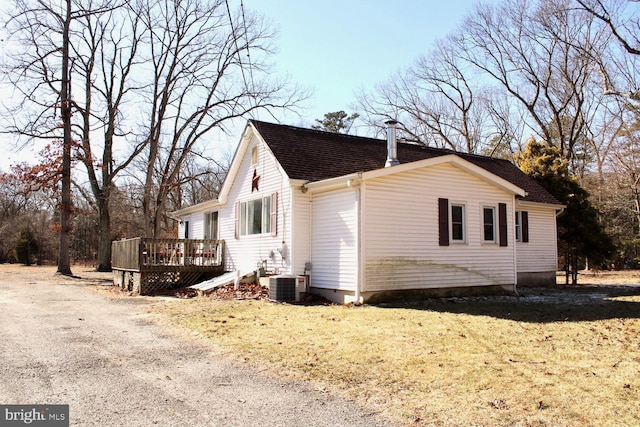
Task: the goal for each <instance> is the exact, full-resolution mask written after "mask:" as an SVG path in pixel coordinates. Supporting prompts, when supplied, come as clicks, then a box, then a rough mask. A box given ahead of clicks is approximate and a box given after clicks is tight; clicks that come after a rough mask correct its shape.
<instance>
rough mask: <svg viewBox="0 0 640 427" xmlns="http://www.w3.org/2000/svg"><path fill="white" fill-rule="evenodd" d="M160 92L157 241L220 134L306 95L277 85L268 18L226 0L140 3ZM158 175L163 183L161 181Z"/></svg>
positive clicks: (149, 220) (147, 205) (148, 195)
mask: <svg viewBox="0 0 640 427" xmlns="http://www.w3.org/2000/svg"><path fill="white" fill-rule="evenodd" d="M136 8H137V10H138V12H139V16H140V17H141V19H142V21H143V23H144V25H145V26H146V29H147V31H148V35H149V36H148V40H147V43H148V53H149V59H150V61H151V65H150V67H149V68H150V69H149V74H150V77H151V78H152V87H151V89H150V90H149V93H148V99H149V100H150V105H149V108H148V109H147V110H146V114H147V116H146V119H145V120H144V122H145V123H146V125H145V129H144V130H143V133H144V135H145V139H146V141H147V142H148V144H149V146H148V151H147V156H148V157H147V165H146V178H145V186H144V197H143V200H142V206H143V213H144V217H145V219H146V221H145V222H146V224H147V229H146V233H147V235H148V236H156V235H157V234H158V232H159V226H160V223H161V220H162V217H163V215H164V212H165V203H166V200H167V196H168V194H169V192H171V191H173V190H175V189H177V188H178V187H179V185H180V180H179V176H180V171H181V169H182V166H183V165H184V163H185V161H186V160H187V159H188V157H189V156H190V155H192V154H197V153H198V152H199V150H201V149H202V147H201V145H200V144H201V143H203V142H204V141H205V140H206V138H207V136H208V135H210V132H211V131H212V130H214V129H222V130H225V129H226V126H228V125H229V124H230V123H231V122H232V121H233V120H234V119H237V118H240V117H243V116H245V115H247V114H250V113H251V112H253V111H256V110H260V109H267V110H269V109H273V108H289V107H292V106H294V105H295V104H296V103H297V102H298V101H300V100H301V99H302V98H303V96H302V95H301V94H300V93H299V92H298V91H296V90H288V89H287V84H286V82H281V81H276V80H269V77H268V74H267V72H268V70H269V68H268V64H267V62H266V60H267V57H268V55H269V54H270V53H271V52H272V46H271V42H272V40H273V38H274V33H273V32H272V31H271V30H270V26H269V25H267V23H265V22H264V20H263V19H262V18H261V17H259V16H257V15H253V14H249V13H247V11H245V10H244V8H242V9H241V10H239V11H236V12H233V11H232V10H230V9H229V8H228V3H227V2H226V1H222V0H175V1H169V0H157V1H154V2H146V1H140V2H139V3H137V5H136ZM157 178H159V179H158V180H157Z"/></svg>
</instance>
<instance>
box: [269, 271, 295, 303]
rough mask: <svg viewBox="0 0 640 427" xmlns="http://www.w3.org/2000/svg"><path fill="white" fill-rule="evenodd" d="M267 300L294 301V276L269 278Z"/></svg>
mask: <svg viewBox="0 0 640 427" xmlns="http://www.w3.org/2000/svg"><path fill="white" fill-rule="evenodd" d="M269 299H270V300H273V301H294V300H295V299H296V276H285V275H279V276H271V277H270V278H269Z"/></svg>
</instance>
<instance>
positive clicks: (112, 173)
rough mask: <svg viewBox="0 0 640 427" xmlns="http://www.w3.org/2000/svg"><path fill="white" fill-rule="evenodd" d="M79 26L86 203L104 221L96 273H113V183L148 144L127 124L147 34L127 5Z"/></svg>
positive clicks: (76, 50) (88, 18)
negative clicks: (88, 203) (141, 45)
mask: <svg viewBox="0 0 640 427" xmlns="http://www.w3.org/2000/svg"><path fill="white" fill-rule="evenodd" d="M78 26H79V28H80V31H78V33H79V34H78V39H77V43H76V44H75V45H74V57H75V67H74V71H75V72H76V74H77V80H78V84H79V85H80V88H79V90H78V92H80V93H81V94H82V95H83V96H82V97H76V100H75V104H74V105H75V107H76V109H77V111H78V113H79V116H80V120H81V122H80V123H79V124H78V128H79V132H78V133H79V134H80V137H79V139H80V141H81V143H80V144H79V152H80V153H79V160H80V161H81V162H82V163H83V164H84V166H85V169H86V173H87V178H88V182H89V189H90V194H91V195H90V196H89V197H87V199H88V201H89V202H90V203H91V205H92V206H93V207H94V209H95V210H96V212H97V214H98V219H99V221H98V231H99V236H100V239H99V248H98V255H97V270H98V271H110V270H111V240H112V224H111V205H110V201H111V193H112V191H113V188H114V182H115V179H116V177H117V176H118V175H120V174H121V173H122V171H124V170H125V169H126V168H127V167H128V166H129V165H130V164H131V163H132V162H133V160H134V159H135V158H136V157H137V156H138V155H139V154H140V153H141V152H142V151H143V150H144V147H145V141H141V142H138V143H136V142H135V140H134V138H132V137H131V134H132V130H133V124H132V123H131V122H130V121H127V120H126V117H127V113H126V110H127V101H129V102H131V101H132V100H133V99H135V98H136V97H137V96H140V92H141V87H140V86H139V83H138V82H137V81H136V80H135V79H134V78H133V74H135V73H136V71H137V72H138V73H142V72H143V70H144V68H143V67H144V66H145V63H144V61H143V60H142V59H140V58H139V56H140V53H139V45H140V43H141V39H142V37H143V33H144V31H143V28H142V27H141V25H140V20H139V18H138V16H137V15H136V13H135V12H134V11H132V10H131V9H130V8H129V7H127V6H124V5H120V6H117V7H113V8H110V9H105V10H102V11H101V13H93V14H87V15H86V16H84V17H83V19H82V20H79V22H78ZM117 154H119V156H118V155H117Z"/></svg>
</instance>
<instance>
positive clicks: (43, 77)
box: [3, 0, 85, 275]
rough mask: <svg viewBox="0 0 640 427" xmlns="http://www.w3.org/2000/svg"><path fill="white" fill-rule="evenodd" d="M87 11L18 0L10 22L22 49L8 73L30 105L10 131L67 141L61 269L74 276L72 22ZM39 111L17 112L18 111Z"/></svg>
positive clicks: (63, 168)
mask: <svg viewBox="0 0 640 427" xmlns="http://www.w3.org/2000/svg"><path fill="white" fill-rule="evenodd" d="M84 13H85V12H84V11H83V10H81V11H78V10H76V9H75V8H74V7H73V4H72V0H65V1H64V2H62V3H56V2H51V1H48V0H33V1H28V0H17V1H16V3H15V9H14V12H13V13H12V14H11V16H10V17H9V23H8V26H9V27H10V31H11V32H12V33H13V35H14V38H13V40H12V42H13V43H15V44H16V47H17V48H19V49H20V51H18V50H14V51H12V52H11V53H10V55H9V56H10V58H11V60H12V62H11V63H10V64H5V66H4V70H3V71H4V72H5V75H7V76H9V79H10V81H11V82H12V83H13V84H14V85H15V86H16V88H17V90H18V91H19V93H20V95H21V97H22V100H23V101H24V104H26V105H24V106H20V105H18V106H17V107H16V106H15V105H14V108H15V109H14V110H13V111H12V112H11V115H10V117H11V120H12V122H11V123H10V124H9V126H8V131H9V132H13V133H15V134H18V135H21V136H23V137H25V138H26V139H27V140H30V139H34V138H41V139H59V140H60V139H61V140H62V146H63V155H62V163H61V165H60V175H61V179H60V182H61V186H62V191H61V193H60V194H61V201H60V205H59V211H60V248H59V254H58V273H60V274H65V275H71V260H70V257H69V239H70V233H71V215H72V210H73V204H72V201H71V146H72V129H71V125H72V123H71V120H72V119H71V115H72V106H71V101H72V100H71V75H70V72H71V71H70V68H71V60H70V33H71V24H72V22H73V21H74V20H76V19H78V17H79V16H81V15H83V14H84ZM28 107H32V108H34V110H31V111H28V113H27V114H24V115H20V116H17V115H16V114H15V113H16V112H17V111H22V112H25V111H27V110H26V108H28Z"/></svg>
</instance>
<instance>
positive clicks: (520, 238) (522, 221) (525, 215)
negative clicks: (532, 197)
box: [515, 211, 529, 243]
mask: <svg viewBox="0 0 640 427" xmlns="http://www.w3.org/2000/svg"><path fill="white" fill-rule="evenodd" d="M515 220H516V242H522V243H528V242H529V212H527V211H516V218H515Z"/></svg>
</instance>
